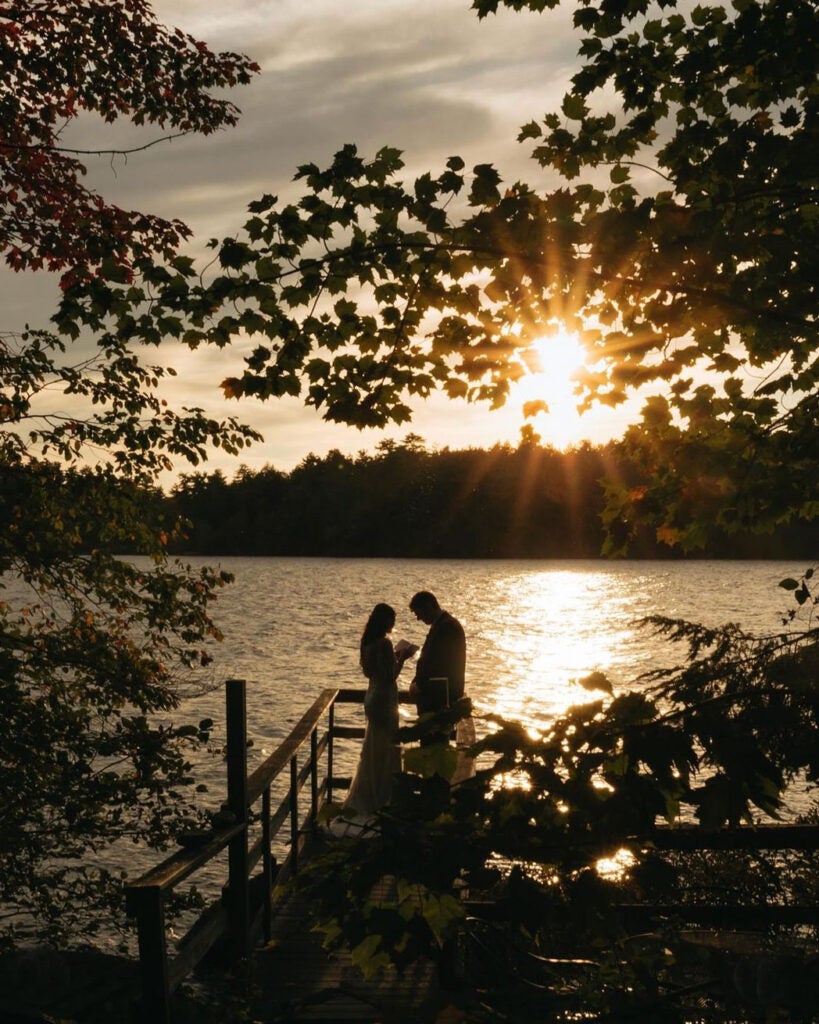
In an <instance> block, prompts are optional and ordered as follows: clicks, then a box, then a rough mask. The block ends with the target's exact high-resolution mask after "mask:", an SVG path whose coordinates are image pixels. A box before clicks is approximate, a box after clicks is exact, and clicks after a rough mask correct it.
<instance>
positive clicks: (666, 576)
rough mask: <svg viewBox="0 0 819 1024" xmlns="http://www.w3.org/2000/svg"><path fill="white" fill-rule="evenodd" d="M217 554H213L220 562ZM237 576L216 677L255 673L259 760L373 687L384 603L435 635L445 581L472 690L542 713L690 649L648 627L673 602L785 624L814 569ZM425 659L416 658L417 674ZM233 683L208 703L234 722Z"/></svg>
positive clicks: (762, 627) (695, 613) (493, 705)
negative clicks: (367, 643)
mask: <svg viewBox="0 0 819 1024" xmlns="http://www.w3.org/2000/svg"><path fill="white" fill-rule="evenodd" d="M208 561H209V562H213V561H214V560H213V559H209V560H208ZM219 564H220V565H221V567H222V568H224V569H226V570H227V571H229V572H232V573H233V574H234V575H235V578H236V581H235V583H234V584H233V585H232V586H231V587H229V588H226V589H225V590H223V591H222V592H221V593H220V595H219V598H218V602H217V604H216V605H215V611H214V614H215V617H216V619H217V622H218V624H219V625H220V627H221V629H222V631H223V632H224V634H225V640H224V642H223V643H222V644H221V645H219V648H218V649H217V651H216V656H215V661H214V664H213V665H212V666H211V668H210V673H211V678H212V680H213V682H214V683H218V682H219V681H221V680H223V679H225V678H230V677H235V678H241V679H245V680H247V684H248V730H249V734H250V735H251V736H252V737H253V739H254V753H253V756H254V757H255V758H257V759H258V758H259V757H261V756H262V755H263V754H264V753H265V752H268V751H269V750H271V749H273V748H274V747H275V745H276V743H277V742H278V741H279V740H280V739H282V738H283V737H284V736H286V735H287V733H288V732H289V730H290V729H291V728H292V725H293V724H294V723H295V722H296V721H297V720H298V718H299V717H300V715H301V714H302V713H303V712H304V711H305V710H306V709H307V708H308V707H309V706H310V705H311V704H312V703H313V701H314V700H315V698H316V697H317V695H318V694H319V692H320V691H321V690H322V689H323V688H324V687H327V686H333V687H335V686H365V685H366V683H365V680H364V678H363V676H362V675H361V672H360V669H359V668H358V641H359V637H360V635H361V630H362V629H363V626H364V623H365V621H366V618H367V616H368V614H369V612H370V610H371V609H372V607H373V605H374V604H375V603H376V602H378V601H386V602H387V603H388V604H391V605H392V606H393V607H394V608H395V609H396V612H397V616H398V618H397V623H396V628H395V632H394V634H393V638H394V639H395V640H397V639H400V638H402V637H405V638H406V639H408V640H411V641H414V642H416V643H421V642H422V641H423V638H424V635H425V630H426V627H425V626H424V625H423V624H422V623H419V622H417V621H416V619H415V617H414V616H413V615H412V614H411V612H410V611H409V609H408V607H407V605H408V602H409V599H410V597H411V596H412V594H413V593H414V592H415V591H417V590H422V589H425V590H431V591H433V593H435V594H436V595H437V596H438V598H439V600H440V602H441V604H442V605H443V607H445V608H447V609H448V610H449V611H451V612H452V613H453V614H455V615H456V616H457V617H458V618H459V619H460V620H461V622H462V623H463V626H464V629H465V632H466V637H467V649H468V663H467V692H468V693H469V695H470V696H471V698H472V700H473V702H474V703H475V705H476V707H477V709H478V710H482V711H496V712H499V713H501V714H504V715H507V716H510V717H516V718H525V719H526V720H527V721H529V722H532V723H537V722H542V721H544V720H547V719H548V718H549V717H550V716H552V715H554V714H555V713H558V712H560V711H562V710H564V709H565V708H566V707H567V706H568V705H570V704H572V703H577V702H578V701H581V700H584V699H587V698H588V696H589V695H588V692H587V691H585V690H584V689H583V688H582V687H580V686H579V685H578V684H577V683H576V682H574V680H577V679H578V678H581V677H583V676H585V675H587V674H588V673H590V672H592V671H595V670H600V671H603V672H606V673H607V674H608V675H609V678H610V679H611V680H612V682H613V684H614V686H615V688H618V687H627V686H630V685H633V684H634V682H635V680H637V678H638V677H639V675H640V674H641V673H643V672H645V671H646V670H647V669H648V668H650V667H651V668H654V667H657V666H659V665H664V666H668V665H672V664H675V663H677V662H679V661H681V660H682V659H683V655H684V651H683V650H682V648H680V647H678V646H676V645H675V646H674V647H672V646H671V645H669V644H668V642H667V641H663V640H661V639H658V638H656V637H654V636H652V635H651V633H650V632H648V631H647V630H645V629H641V628H640V627H639V626H638V625H637V620H638V619H640V618H641V617H643V616H646V615H650V614H654V613H659V614H663V615H667V616H670V617H675V618H682V619H689V620H692V621H697V622H703V623H705V624H707V625H717V624H720V623H724V622H737V623H740V624H741V625H742V626H744V627H745V628H747V629H749V630H751V631H754V632H759V633H765V632H773V631H775V630H777V629H778V628H779V627H780V625H781V618H782V614H783V612H784V610H785V609H786V608H787V607H788V602H789V595H787V594H786V593H785V591H784V590H782V589H781V588H779V587H778V585H777V584H778V583H779V581H780V580H781V579H783V578H784V577H785V576H797V577H798V576H800V575H801V573H802V572H803V571H804V569H805V568H806V566H805V565H803V564H802V563H795V562H794V563H791V562H764V561H759V562H722V561H696V562H662V561H648V562H602V561H525V562H522V561H480V562H479V561H460V560H451V561H450V560H443V561H442V560H398V559H395V560H391V559H371V560H369V559H344V558H339V559H336V558H332V559H331V558H327V559H325V558H225V559H221V560H219ZM411 671H412V669H411V663H410V665H409V666H407V667H406V668H405V669H404V674H405V678H402V679H401V680H399V683H401V684H402V685H405V686H406V685H408V683H409V680H410V678H411ZM222 705H223V699H222V692H221V689H218V690H216V691H214V693H212V694H206V695H204V696H203V697H201V698H197V702H196V707H197V713H198V712H199V710H201V711H202V713H203V714H209V715H211V716H212V717H214V718H215V719H217V721H221V719H222V717H223V714H224V711H223V706H222Z"/></svg>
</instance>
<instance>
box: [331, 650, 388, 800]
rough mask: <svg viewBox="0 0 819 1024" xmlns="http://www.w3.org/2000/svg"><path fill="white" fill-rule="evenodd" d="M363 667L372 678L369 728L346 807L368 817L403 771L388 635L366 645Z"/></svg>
mask: <svg viewBox="0 0 819 1024" xmlns="http://www.w3.org/2000/svg"><path fill="white" fill-rule="evenodd" d="M361 662H362V668H363V669H364V672H365V673H366V675H367V678H368V679H369V686H368V687H367V693H366V696H365V698H364V714H365V716H366V719H367V727H366V730H365V733H364V743H363V745H362V747H361V756H360V757H359V761H358V768H357V769H356V773H355V777H354V778H353V781H352V784H351V786H350V790H349V792H348V794H347V799H346V800H345V801H344V808H345V810H350V811H354V812H355V813H356V814H357V815H362V816H365V817H366V816H368V815H372V814H374V813H375V812H376V811H379V810H380V809H381V808H382V807H383V806H384V805H385V804H386V803H387V802H388V801H389V798H390V793H391V792H392V782H393V775H394V774H395V773H396V772H400V771H401V748H400V746H399V745H398V685H397V683H396V675H397V669H398V666H397V665H396V660H395V652H394V651H393V646H392V643H391V641H390V640H389V638H388V637H382V639H380V640H376V641H375V642H374V643H372V644H369V645H368V646H367V647H365V648H364V650H363V651H362V654H361Z"/></svg>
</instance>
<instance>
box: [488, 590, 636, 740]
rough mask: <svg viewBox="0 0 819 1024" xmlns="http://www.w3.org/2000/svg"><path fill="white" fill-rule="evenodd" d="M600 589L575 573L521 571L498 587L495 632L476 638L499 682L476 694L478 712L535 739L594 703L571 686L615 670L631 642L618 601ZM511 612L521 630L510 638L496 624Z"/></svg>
mask: <svg viewBox="0 0 819 1024" xmlns="http://www.w3.org/2000/svg"><path fill="white" fill-rule="evenodd" d="M602 589H603V590H604V593H601V579H600V575H599V574H598V573H594V572H586V571H582V570H566V571H565V572H560V571H558V572H555V571H552V572H550V573H548V574H544V573H533V572H531V571H525V570H524V571H521V572H520V574H518V575H515V576H513V577H507V578H505V579H503V580H502V581H499V582H498V584H497V587H496V594H495V595H494V602H495V606H496V607H497V608H498V609H499V615H498V620H497V625H493V626H491V627H489V628H485V630H484V637H483V638H484V639H485V641H486V643H487V644H489V645H491V646H492V648H493V649H494V651H495V652H496V669H497V666H503V668H502V669H501V672H502V677H501V678H498V679H496V680H495V685H494V686H493V687H491V688H487V689H486V690H485V691H484V692H482V693H480V694H475V697H476V698H477V702H478V703H480V705H481V707H482V709H483V710H486V711H490V712H494V713H495V714H499V715H502V716H503V717H505V718H512V719H516V720H519V721H521V722H523V723H524V724H526V725H527V726H528V727H529V728H530V729H531V730H532V731H534V732H539V731H542V730H543V728H544V727H545V726H546V725H547V724H548V722H549V720H550V719H552V718H553V717H554V716H555V715H558V714H561V713H562V712H564V711H566V709H567V708H568V707H570V706H571V705H573V704H579V703H584V702H586V701H588V700H591V699H594V695H593V694H590V693H589V692H588V691H587V690H585V689H584V688H583V687H582V686H581V685H580V683H579V682H578V680H580V679H582V678H584V677H585V676H587V675H589V674H590V673H591V672H593V671H602V672H608V671H609V670H610V669H611V667H612V665H615V666H616V663H617V662H618V661H619V660H620V659H621V658H622V656H623V652H624V650H625V649H626V645H627V643H628V641H630V640H632V639H633V637H634V629H633V628H631V627H630V626H626V625H623V613H622V608H621V604H622V601H623V597H622V594H618V592H617V590H616V588H614V587H612V588H606V587H603V588H602ZM605 591H608V592H605ZM512 605H514V608H515V620H516V622H517V623H519V624H520V626H521V627H522V628H518V629H516V630H515V631H514V633H512V632H510V631H507V630H505V629H504V622H503V609H504V608H505V607H509V606H512Z"/></svg>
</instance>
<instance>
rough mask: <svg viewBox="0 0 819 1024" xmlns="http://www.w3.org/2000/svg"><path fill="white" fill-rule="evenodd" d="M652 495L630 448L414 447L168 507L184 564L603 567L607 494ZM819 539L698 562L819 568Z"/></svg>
mask: <svg viewBox="0 0 819 1024" xmlns="http://www.w3.org/2000/svg"><path fill="white" fill-rule="evenodd" d="M639 482H640V481H639V480H638V479H637V478H636V474H635V473H634V470H633V468H632V467H630V466H629V465H628V463H627V461H626V460H625V459H624V457H623V455H622V453H621V450H620V448H619V446H618V445H617V444H610V445H605V446H602V447H593V446H591V445H583V446H581V447H579V448H575V449H572V450H569V451H567V452H561V451H557V450H556V449H553V448H550V447H544V446H541V445H540V444H537V443H534V442H528V443H521V444H520V445H519V446H518V447H512V446H509V445H496V446H495V447H493V448H490V449H489V450H483V449H476V448H469V449H465V450H450V449H447V448H445V449H443V450H439V451H430V450H428V449H427V447H426V446H425V443H424V441H423V439H422V438H420V437H418V436H417V435H414V434H410V435H408V437H407V438H406V439H405V440H404V441H403V442H402V443H400V444H398V443H395V442H392V441H383V442H381V444H380V445H379V446H378V449H377V451H376V453H375V454H372V455H371V454H367V453H363V452H362V453H360V454H359V455H357V456H355V457H349V456H345V455H343V454H342V453H341V452H339V451H331V452H330V453H329V454H328V455H326V456H324V457H323V458H319V457H317V456H315V455H308V456H307V457H306V458H305V459H304V460H303V461H302V462H301V463H300V464H299V465H298V466H297V467H296V468H295V469H293V470H292V471H291V472H288V473H285V472H280V471H278V470H276V469H274V468H272V467H265V468H263V469H261V470H259V471H257V472H254V471H252V470H250V469H248V468H247V467H245V466H242V467H241V468H240V469H239V470H238V471H237V472H236V474H235V476H234V477H233V479H232V480H228V479H227V478H226V477H225V475H224V474H223V473H221V472H220V471H218V470H217V471H216V472H213V473H193V474H188V475H185V476H182V477H181V478H180V480H179V482H178V483H177V484H176V485H175V486H174V488H173V490H172V491H171V493H170V495H168V496H166V497H163V498H162V499H161V500H162V502H163V504H165V510H164V511H165V514H166V516H168V517H169V518H175V517H182V518H183V519H184V520H187V522H188V525H187V527H185V529H184V539H182V540H176V541H174V543H173V544H172V550H174V551H175V552H176V553H179V554H199V555H314V556H318V555H325V556H355V557H376V556H388V557H407V558H421V557H423V558H596V557H600V556H601V553H602V551H603V545H604V539H605V538H604V530H603V526H602V523H601V513H602V511H603V507H604V504H605V489H606V487H607V486H611V485H616V484H618V483H625V484H626V485H628V486H634V485H636V484H638V483H639ZM617 526H618V524H614V528H615V529H616V528H617ZM816 539H817V530H816V526H815V524H811V523H800V524H795V525H791V526H788V527H785V528H782V529H781V530H779V531H778V532H776V533H774V534H773V535H763V536H751V535H746V536H731V537H723V538H720V539H719V540H717V541H715V542H714V543H713V544H712V545H711V546H710V547H709V548H708V549H706V550H705V551H703V552H699V553H698V554H699V556H700V557H711V558H808V559H810V558H815V557H816V549H817V546H816ZM630 555H631V557H637V558H671V557H680V553H679V552H677V551H673V550H672V549H671V548H669V547H667V546H666V545H664V544H661V543H658V542H657V541H656V540H655V539H654V537H652V536H640V537H637V538H636V539H635V540H634V542H633V543H632V545H631V549H630Z"/></svg>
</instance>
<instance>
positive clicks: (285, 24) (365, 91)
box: [0, 0, 626, 475]
mask: <svg viewBox="0 0 819 1024" xmlns="http://www.w3.org/2000/svg"><path fill="white" fill-rule="evenodd" d="M154 9H155V10H156V12H157V15H158V17H159V18H160V19H161V20H162V21H164V22H165V23H166V24H168V25H173V26H178V27H180V28H182V29H184V30H185V31H187V32H190V33H192V34H193V35H194V36H196V37H198V38H201V39H204V40H205V41H206V42H207V43H208V44H209V45H210V46H211V47H213V48H215V49H229V50H236V51H239V52H243V53H247V54H249V55H250V56H251V57H252V58H253V59H254V60H256V61H257V62H258V63H259V64H260V65H261V67H262V73H261V75H259V76H258V77H257V79H256V80H255V81H254V82H253V84H252V85H251V86H249V87H244V88H241V89H237V90H235V91H234V93H233V94H232V97H231V98H233V99H234V101H235V102H236V103H237V104H238V106H239V107H240V108H241V109H242V111H243V117H242V121H241V123H240V125H239V127H237V128H235V129H231V130H228V131H225V132H221V133H219V134H217V135H216V136H210V137H207V138H196V137H191V138H185V139H179V140H175V141H173V142H171V143H167V144H164V145H162V146H157V147H154V148H153V149H150V150H148V151H147V152H144V153H140V154H135V155H132V156H131V157H129V158H128V160H127V162H126V161H125V160H124V159H122V158H118V159H115V160H114V161H113V162H112V161H111V160H110V159H109V158H88V170H89V175H88V180H89V181H90V183H91V184H92V185H93V186H94V187H96V188H98V189H99V190H100V191H101V192H102V193H103V194H104V195H105V196H106V198H108V199H109V200H111V201H113V202H116V203H118V204H120V205H125V206H128V207H131V208H135V209H142V210H146V211H149V212H152V213H157V214H161V215H164V216H169V217H178V218H181V219H182V220H184V221H185V222H186V223H187V224H188V225H189V226H190V227H191V228H192V229H193V231H194V233H195V240H194V245H195V246H196V245H198V246H202V245H203V243H204V241H205V240H206V239H207V238H209V237H211V236H217V235H218V236H222V235H226V234H231V233H233V232H234V231H235V230H236V229H237V228H238V227H239V226H240V225H241V223H242V222H243V221H244V219H245V209H246V206H247V203H248V202H250V201H252V200H253V199H254V198H256V197H257V196H259V195H260V194H262V193H264V192H272V193H274V194H278V195H280V196H287V195H288V192H289V190H290V189H292V187H293V186H292V185H291V179H292V177H293V173H294V171H295V168H296V166H297V165H298V164H300V163H304V162H307V161H315V162H317V163H319V164H323V163H325V162H326V161H328V160H329V158H330V157H331V156H332V154H333V152H335V151H336V150H337V149H339V148H340V147H341V146H342V145H343V144H344V143H346V142H354V143H355V144H356V145H357V146H358V147H359V150H360V151H361V152H362V153H364V154H365V155H371V154H373V153H374V152H375V151H376V150H377V149H378V148H379V147H381V146H383V145H391V146H397V147H398V148H400V149H402V150H403V151H404V154H405V160H406V163H407V170H406V177H407V178H410V177H412V176H414V175H415V174H416V173H420V172H423V171H424V170H427V169H430V170H433V171H440V169H442V167H443V163H444V161H445V160H446V158H447V157H448V156H450V155H453V154H459V155H461V156H463V157H464V158H465V159H466V161H467V164H470V165H471V164H472V163H476V162H492V163H495V165H496V166H498V167H499V169H500V170H501V172H502V174H503V177H504V179H505V180H506V181H513V180H516V179H520V178H523V179H526V180H527V181H530V182H531V183H534V184H537V183H541V184H544V185H545V184H547V183H548V182H547V179H546V177H545V176H544V172H542V171H541V170H540V169H539V168H538V167H537V165H536V164H535V163H534V162H533V161H531V159H530V158H529V155H528V149H529V148H530V144H528V145H527V144H525V145H523V146H521V145H519V144H518V143H516V142H515V137H516V135H517V131H518V129H519V127H520V125H522V124H523V123H525V122H526V121H529V120H532V119H533V118H535V119H537V118H540V117H541V116H542V115H543V114H544V113H545V112H546V111H547V110H549V109H554V108H556V107H558V106H559V103H560V99H561V97H562V95H563V92H564V91H565V88H566V86H567V83H568V80H569V77H570V76H571V74H572V71H573V69H574V67H575V66H576V52H577V45H578V38H577V36H576V35H575V34H574V32H573V30H572V28H571V16H570V9H569V7H568V6H566V7H565V8H564V9H560V10H558V11H553V12H547V13H545V14H539V15H535V14H530V13H514V12H502V13H501V14H499V15H495V16H492V17H490V18H488V19H486V20H484V21H480V22H479V21H478V19H477V17H476V15H475V14H474V12H472V11H471V10H470V8H469V0H412V2H409V0H356V2H355V3H348V2H344V0H232V2H231V3H230V4H218V5H217V4H213V3H209V2H207V0H155V2H154ZM156 134H157V132H156V130H155V129H152V130H146V131H145V132H143V133H140V134H137V133H135V132H134V130H133V129H132V128H130V127H129V126H126V125H122V126H116V127H114V128H111V129H104V128H103V127H102V126H101V125H100V124H99V123H98V121H97V120H96V119H93V120H92V119H88V120H84V121H83V122H82V123H79V124H77V125H75V126H74V128H73V129H72V133H71V136H70V138H71V141H72V142H73V143H74V144H75V145H77V146H78V147H83V148H85V147H94V146H99V147H109V146H128V145H131V144H134V143H139V142H142V141H145V139H146V138H148V137H154V136H155V135H156ZM0 289H2V292H0V295H2V300H3V306H4V312H5V315H4V322H5V324H6V326H8V327H11V326H16V327H20V326H21V325H22V324H23V323H24V322H25V321H30V322H34V323H36V322H38V318H40V319H41V318H42V316H43V314H44V312H47V311H48V310H49V309H50V307H51V306H52V305H53V302H52V296H54V295H55V290H54V288H53V283H52V282H50V281H49V280H48V279H47V278H46V277H45V276H44V275H25V276H16V275H10V274H8V273H4V274H3V275H2V277H0ZM164 358H165V359H166V360H167V361H168V362H170V363H171V364H172V365H174V366H176V367H177V369H178V370H180V376H179V378H177V381H178V383H177V384H176V386H175V391H174V395H173V397H174V399H175V401H176V402H177V403H187V404H196V405H202V406H204V407H205V408H206V409H207V410H208V412H209V413H211V414H212V415H214V416H218V417H221V416H225V415H229V414H233V415H238V416H240V417H241V418H243V419H244V420H245V421H246V422H249V423H252V424H253V425H254V426H256V427H257V428H258V429H259V430H261V432H262V433H263V434H264V435H265V442H264V444H259V445H257V446H255V447H254V448H252V449H250V450H249V451H248V452H247V453H246V454H245V456H244V457H243V460H242V461H244V462H246V463H247V464H248V465H251V466H253V467H254V468H257V467H261V466H262V465H263V464H264V463H266V462H270V463H272V464H273V465H275V466H276V467H277V468H279V469H289V468H291V467H292V466H294V465H295V464H296V463H298V462H299V461H300V459H302V458H303V457H304V455H306V454H307V453H308V452H311V451H312V452H316V453H318V454H323V453H325V452H326V451H328V450H329V449H331V448H340V449H341V450H342V451H345V452H349V453H354V452H356V451H358V450H360V449H362V448H366V449H370V450H371V449H373V448H374V447H375V445H376V444H377V443H378V441H379V440H381V439H382V438H384V437H394V438H399V439H400V438H401V437H403V436H405V434H406V433H407V432H408V430H410V429H411V430H413V431H415V432H416V433H419V434H421V435H422V436H423V437H425V438H426V439H427V440H428V441H429V442H430V444H431V445H433V446H438V447H442V446H444V445H449V446H450V447H460V446H465V445H470V444H475V445H489V444H492V443H493V442H494V441H495V440H506V441H512V442H515V441H517V439H518V436H519V429H520V426H521V423H522V422H523V421H522V418H521V413H520V409H519V405H517V406H516V407H514V408H509V409H508V410H502V411H498V412H491V411H489V410H488V409H487V408H486V407H485V406H482V407H477V406H467V405H465V404H463V403H453V402H450V401H448V400H446V399H444V398H438V399H433V400H431V401H429V402H427V403H421V404H420V405H419V406H418V411H417V413H416V415H415V417H414V420H413V423H412V425H411V426H410V427H406V426H404V427H402V428H396V429H389V430H386V431H365V432H360V431H357V430H353V429H349V428H344V427H341V426H338V425H332V424H326V423H324V422H323V421H322V420H321V419H320V416H319V415H318V414H317V413H315V412H314V411H312V410H304V409H303V408H302V406H301V405H300V403H298V402H297V401H295V400H284V401H282V400H279V401H274V402H267V403H259V402H256V401H248V400H244V401H243V402H241V403H236V402H230V403H228V402H226V401H225V400H223V399H222V396H221V392H220V391H219V388H218V385H219V382H220V381H221V380H222V379H223V378H224V377H225V376H227V375H233V374H237V373H239V372H240V371H241V356H240V354H239V353H238V352H231V351H229V350H228V351H218V350H215V349H213V350H207V349H203V350H201V351H199V352H196V353H190V352H188V351H187V350H186V349H181V348H180V349H179V350H178V351H173V350H172V349H171V348H170V347H169V348H168V349H167V353H166V355H165V357H164ZM625 416H626V414H624V413H623V412H611V411H607V412H603V413H600V414H596V415H595V414H592V415H591V416H590V417H587V418H586V419H585V422H586V423H588V429H587V431H586V432H587V433H588V435H589V436H590V437H591V439H592V440H604V439H605V438H606V437H610V436H615V435H617V434H619V433H620V432H621V430H622V428H623V426H624V423H625ZM534 425H535V428H536V429H537V430H538V432H539V433H540V434H541V435H542V436H543V439H544V440H545V441H550V440H554V441H558V442H559V441H560V440H561V437H560V434H559V432H557V431H556V432H555V433H554V435H553V436H552V435H550V427H549V422H548V420H547V419H546V418H545V417H543V416H541V417H538V419H537V421H535V424H534ZM210 463H211V465H210V468H215V467H216V466H221V467H222V468H223V469H224V470H225V471H226V472H227V473H228V475H231V474H232V472H233V471H234V470H235V468H236V464H237V463H236V462H231V461H230V460H227V459H224V458H223V459H222V460H221V461H220V459H219V458H218V457H216V458H213V457H212V458H211V460H210ZM179 468H180V469H184V468H185V467H184V466H180V467H179Z"/></svg>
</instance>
